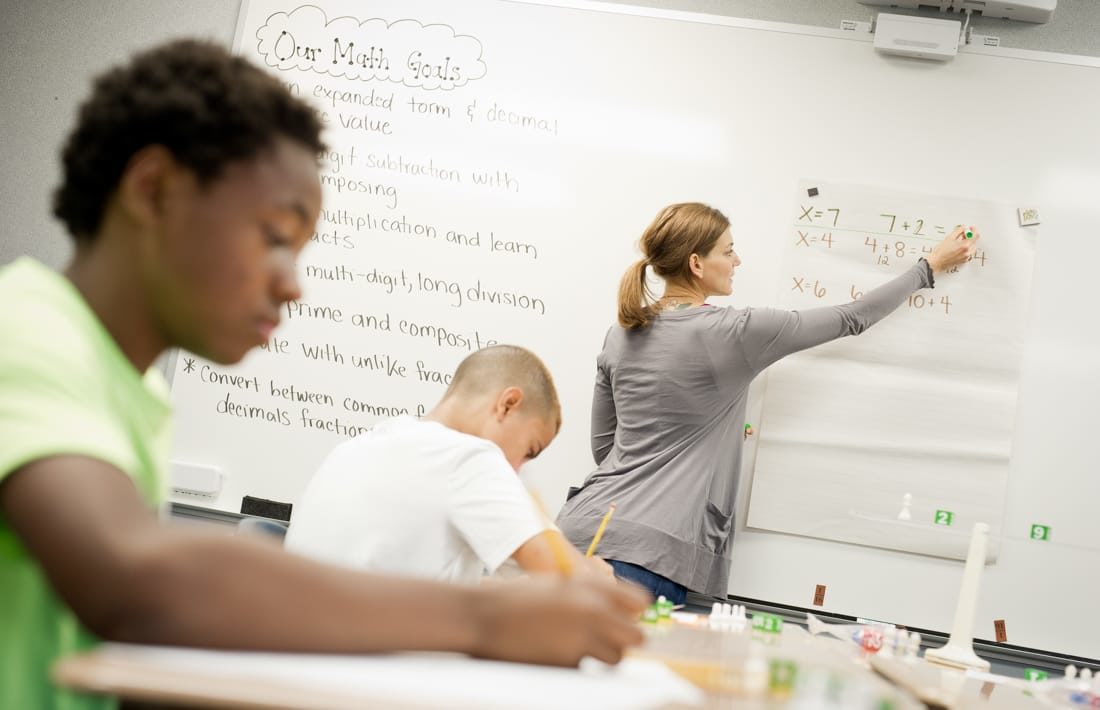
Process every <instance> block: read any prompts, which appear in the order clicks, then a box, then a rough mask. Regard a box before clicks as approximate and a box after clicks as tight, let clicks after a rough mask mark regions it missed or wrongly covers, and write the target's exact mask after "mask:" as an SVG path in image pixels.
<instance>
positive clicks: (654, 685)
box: [99, 644, 703, 710]
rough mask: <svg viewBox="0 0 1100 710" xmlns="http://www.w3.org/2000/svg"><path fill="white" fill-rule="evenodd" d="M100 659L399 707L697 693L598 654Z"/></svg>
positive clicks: (593, 701) (116, 655) (698, 696)
mask: <svg viewBox="0 0 1100 710" xmlns="http://www.w3.org/2000/svg"><path fill="white" fill-rule="evenodd" d="M99 652H100V653H101V654H102V658H103V659H104V660H112V661H118V662H128V663H140V664H141V665H142V666H143V667H144V668H146V669H147V670H149V671H154V670H156V671H171V672H174V673H187V674H191V675H193V676H194V677H195V678H208V679H218V680H234V681H241V682H244V683H256V684H263V685H265V686H267V687H268V688H269V689H271V688H281V689H289V690H294V691H299V690H305V691H309V690H315V691H317V692H318V693H322V692H324V693H329V694H337V695H341V696H346V697H348V698H352V699H354V698H361V699H363V700H364V701H370V702H371V703H372V706H377V705H376V704H377V703H393V704H397V705H399V706H400V707H447V708H479V709H486V710H488V709H491V708H502V709H503V708H508V709H511V708H516V707H523V708H531V709H533V710H538V709H540V708H546V710H557V709H559V708H570V707H572V708H581V707H598V708H606V709H608V710H614V709H615V708H622V709H623V710H632V709H635V708H651V707H659V706H663V705H667V704H673V703H679V704H684V705H688V706H694V705H698V704H699V703H701V702H702V700H703V694H702V692H701V691H700V690H699V689H697V688H696V687H695V686H693V685H691V684H690V683H688V682H687V681H685V680H684V679H682V678H680V677H679V676H677V675H676V674H675V673H673V672H672V671H671V670H669V669H668V668H667V667H666V666H664V665H663V664H661V663H658V662H656V661H650V660H646V659H636V658H627V659H625V660H624V661H623V662H622V663H620V664H619V665H618V666H607V665H605V664H602V663H600V662H598V661H587V660H586V662H585V663H582V665H581V668H580V669H579V670H575V669H568V668H549V667H545V666H533V665H526V664H522V663H504V662H499V661H484V660H477V659H471V658H468V657H465V656H461V655H456V654H445V653H438V654H433V653H416V654H395V655H383V656H348V655H318V654H290V653H254V652H232V651H208V650H198V649H178V648H165V647H156V646H137V645H129V644H105V645H103V646H102V647H101V649H100V651H99Z"/></svg>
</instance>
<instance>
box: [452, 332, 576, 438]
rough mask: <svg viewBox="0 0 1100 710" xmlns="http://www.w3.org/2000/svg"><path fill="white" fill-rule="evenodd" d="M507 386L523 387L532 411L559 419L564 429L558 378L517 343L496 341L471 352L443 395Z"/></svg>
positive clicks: (526, 405)
mask: <svg viewBox="0 0 1100 710" xmlns="http://www.w3.org/2000/svg"><path fill="white" fill-rule="evenodd" d="M506 387H519V388H520V389H521V390H523V397H524V404H523V405H521V406H522V407H523V408H524V409H525V410H526V411H527V413H528V414H532V415H535V416H540V417H543V418H545V419H548V420H550V421H553V422H555V427H556V429H561V404H560V403H559V402H558V391H557V389H556V388H555V387H554V378H553V377H551V375H550V371H549V370H548V369H546V365H544V364H543V362H542V360H540V359H539V358H538V356H537V355H535V354H534V353H533V352H531V351H530V350H527V349H526V348H521V347H518V346H516V345H493V346H491V347H488V348H483V349H481V350H478V351H477V352H475V353H473V354H472V355H469V356H467V358H466V359H465V360H463V361H462V362H461V363H459V365H458V369H457V370H455V374H454V377H453V378H452V379H451V386H450V387H448V388H447V392H446V394H444V395H443V399H445V400H446V399H450V398H452V397H456V398H461V399H465V398H468V397H476V396H481V395H485V394H493V393H496V392H499V391H500V390H502V389H504V388H506Z"/></svg>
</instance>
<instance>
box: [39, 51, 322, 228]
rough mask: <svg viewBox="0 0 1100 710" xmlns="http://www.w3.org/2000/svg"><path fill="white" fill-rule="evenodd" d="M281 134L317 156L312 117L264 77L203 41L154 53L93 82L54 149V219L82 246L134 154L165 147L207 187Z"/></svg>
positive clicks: (302, 104) (317, 137)
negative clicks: (57, 161) (58, 149)
mask: <svg viewBox="0 0 1100 710" xmlns="http://www.w3.org/2000/svg"><path fill="white" fill-rule="evenodd" d="M280 137H283V138H287V139H290V140H292V141H296V142H298V143H300V144H301V145H303V146H304V147H305V148H307V149H308V150H310V151H313V152H315V153H317V154H318V155H319V154H320V153H321V152H322V151H324V150H325V144H324V143H323V142H322V141H321V121H320V119H319V118H318V116H317V114H316V112H314V110H313V109H312V108H311V107H310V106H309V105H308V104H306V103H305V102H304V101H302V100H300V99H298V98H296V97H294V96H293V95H291V93H290V92H289V91H288V90H287V88H286V87H284V86H283V85H282V84H281V83H280V82H279V81H278V80H277V79H276V78H275V77H273V76H271V75H269V74H267V73H266V72H265V71H264V70H262V69H260V68H259V67H257V66H255V65H253V64H251V63H249V62H248V61H246V60H244V59H242V58H241V57H237V56H234V55H232V54H230V53H229V52H228V51H227V50H225V49H224V48H222V47H220V46H218V45H216V44H213V43H211V42H203V41H197V40H176V41H173V42H169V43H167V44H163V45H160V46H157V47H154V48H153V49H150V50H147V51H145V52H142V53H140V54H137V55H135V56H134V57H133V59H132V60H131V61H130V62H129V63H128V64H126V65H123V66H119V67H115V68H113V69H110V70H108V71H107V72H106V73H104V74H102V75H101V76H99V77H98V78H97V79H96V80H95V83H94V85H93V89H92V94H91V96H90V97H89V98H88V99H87V100H86V101H85V102H84V104H83V105H82V106H81V107H80V112H79V116H78V119H77V124H76V128H75V129H74V130H73V132H72V134H71V135H70V136H69V139H68V142H67V143H66V144H65V149H64V151H63V152H62V171H63V176H62V181H61V186H60V187H58V188H57V191H56V192H55V193H54V202H53V213H54V215H55V216H56V217H57V218H58V219H60V220H61V221H62V222H63V223H64V224H65V226H66V227H67V228H68V230H69V233H70V234H71V235H72V236H73V237H74V238H75V239H76V240H78V241H90V240H91V239H93V238H94V236H95V234H96V232H97V231H98V230H99V226H100V223H101V222H102V220H103V212H104V209H105V207H106V204H107V200H108V198H109V197H110V195H111V194H112V193H113V192H114V191H115V189H116V188H117V187H118V182H119V180H120V179H121V178H122V173H123V171H124V170H125V169H126V165H127V163H128V162H129V161H130V159H131V158H132V157H133V155H134V154H135V153H136V152H138V151H139V150H141V149H142V148H144V147H146V146H149V145H162V146H164V147H165V148H167V149H168V150H169V151H171V153H172V155H173V156H174V157H175V159H176V160H178V161H179V162H180V163H181V164H183V165H186V166H187V167H188V168H190V169H191V170H193V171H194V172H195V175H196V176H197V178H198V179H199V181H200V182H202V183H209V182H210V181H211V180H213V179H214V178H216V177H218V176H219V175H220V174H221V171H222V169H223V168H224V167H225V166H226V165H227V164H229V163H233V162H236V161H240V160H247V159H250V158H253V157H255V156H257V155H258V154H260V153H261V152H262V151H264V150H266V149H268V148H270V147H271V146H272V145H273V144H274V143H275V142H276V140H277V139H278V138H280Z"/></svg>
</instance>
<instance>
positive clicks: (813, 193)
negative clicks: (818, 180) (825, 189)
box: [806, 187, 817, 197]
mask: <svg viewBox="0 0 1100 710" xmlns="http://www.w3.org/2000/svg"><path fill="white" fill-rule="evenodd" d="M806 194H807V195H809V196H810V197H817V188H816V187H811V188H810V189H809V190H806Z"/></svg>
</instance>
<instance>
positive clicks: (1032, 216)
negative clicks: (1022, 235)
mask: <svg viewBox="0 0 1100 710" xmlns="http://www.w3.org/2000/svg"><path fill="white" fill-rule="evenodd" d="M1016 217H1017V218H1018V219H1019V220H1020V226H1021V227H1030V226H1031V225H1033V224H1039V210H1038V209H1036V208H1035V207H1018V208H1017V209H1016Z"/></svg>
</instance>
